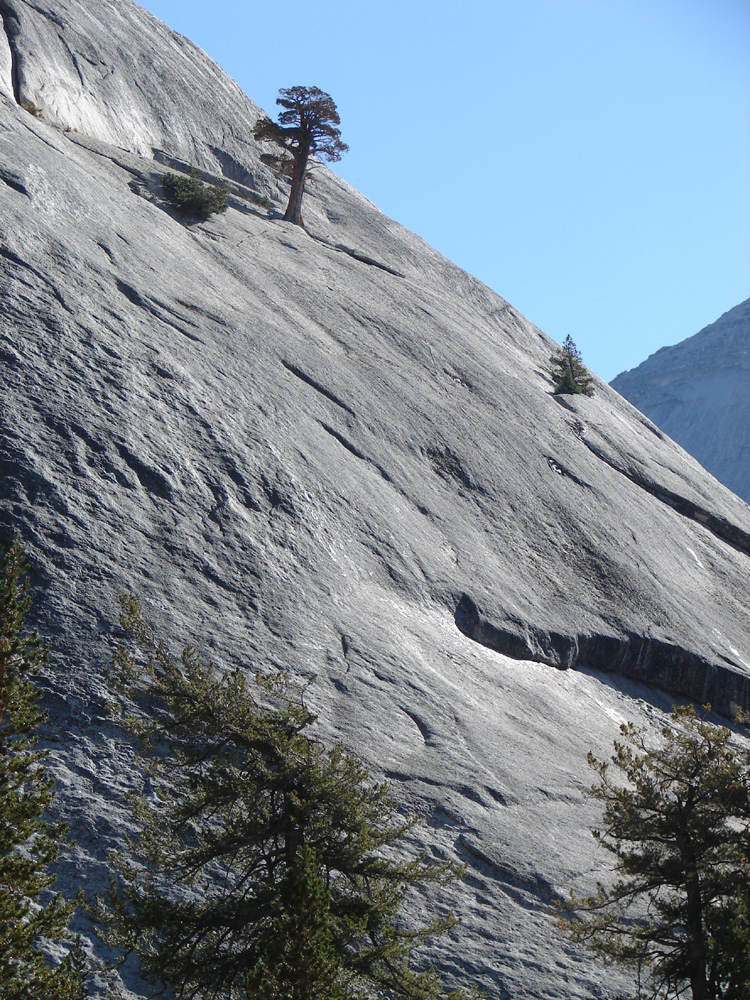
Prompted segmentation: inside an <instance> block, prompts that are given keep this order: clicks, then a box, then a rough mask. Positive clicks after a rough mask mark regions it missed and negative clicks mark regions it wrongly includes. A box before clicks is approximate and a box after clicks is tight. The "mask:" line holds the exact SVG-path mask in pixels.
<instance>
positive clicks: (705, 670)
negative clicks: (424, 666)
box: [455, 594, 750, 716]
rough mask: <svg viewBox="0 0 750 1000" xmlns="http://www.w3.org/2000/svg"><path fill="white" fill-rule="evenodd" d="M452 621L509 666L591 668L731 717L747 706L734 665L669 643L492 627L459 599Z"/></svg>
mask: <svg viewBox="0 0 750 1000" xmlns="http://www.w3.org/2000/svg"><path fill="white" fill-rule="evenodd" d="M455 621H456V625H457V627H458V628H459V629H460V630H461V632H463V634H464V635H466V636H468V637H469V638H470V639H473V640H474V641H475V642H478V643H480V644H481V645H483V646H486V647H487V648H488V649H494V650H495V651H496V652H498V653H503V654H504V655H505V656H512V657H513V659H515V660H533V661H535V662H537V663H546V664H548V665H549V666H551V667H557V668H558V669H562V670H567V669H569V668H571V667H578V666H581V667H591V668H594V669H604V670H609V671H614V672H617V673H620V674H624V675H625V676H626V677H632V678H634V679H635V680H638V681H644V682H645V683H647V684H653V685H654V686H655V687H659V688H663V689H664V690H665V691H668V692H671V693H672V694H675V695H679V696H681V697H682V698H683V699H685V700H687V701H691V702H696V703H697V704H698V705H711V706H712V708H713V709H714V710H715V711H717V712H721V713H722V714H723V715H727V716H732V715H733V714H734V712H735V711H736V709H737V708H738V707H747V706H748V705H750V677H748V675H747V674H746V673H744V672H743V671H742V667H741V665H740V664H739V663H730V664H727V665H723V664H718V663H715V662H714V663H711V662H709V661H708V660H706V659H704V658H703V657H701V656H698V655H696V654H695V653H692V652H690V651H689V650H685V649H683V648H682V647H681V646H679V645H676V644H675V643H671V642H668V641H666V640H664V639H658V638H654V637H652V636H643V635H635V634H633V633H631V634H629V635H627V634H626V635H602V634H600V635H575V636H571V635H570V634H563V633H560V632H546V631H542V630H541V629H537V628H534V627H533V626H529V625H525V624H524V623H522V622H506V623H505V624H504V625H496V624H494V623H493V622H490V621H488V620H487V619H486V618H485V617H483V616H482V614H481V613H480V611H479V609H478V608H477V606H476V604H475V603H474V601H473V600H472V599H471V598H470V597H469V596H468V594H462V595H461V597H460V599H459V601H458V605H457V607H456V615H455Z"/></svg>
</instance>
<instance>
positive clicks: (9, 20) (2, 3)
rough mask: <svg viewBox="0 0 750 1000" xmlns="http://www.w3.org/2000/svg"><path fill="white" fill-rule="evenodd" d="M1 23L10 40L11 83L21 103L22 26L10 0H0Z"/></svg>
mask: <svg viewBox="0 0 750 1000" xmlns="http://www.w3.org/2000/svg"><path fill="white" fill-rule="evenodd" d="M0 24H2V27H3V31H4V32H5V37H6V38H7V40H8V50H9V52H10V83H11V87H12V88H13V97H14V98H15V101H16V104H20V103H21V84H20V79H19V73H18V49H17V47H16V38H17V37H18V35H19V34H20V31H21V28H20V25H19V23H18V14H17V13H16V12H15V10H14V9H13V8H12V7H11V5H10V3H9V2H8V0H0Z"/></svg>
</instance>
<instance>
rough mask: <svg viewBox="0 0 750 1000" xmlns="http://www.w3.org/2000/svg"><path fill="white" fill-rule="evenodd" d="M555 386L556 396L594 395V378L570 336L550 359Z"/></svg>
mask: <svg viewBox="0 0 750 1000" xmlns="http://www.w3.org/2000/svg"><path fill="white" fill-rule="evenodd" d="M549 363H550V367H551V369H552V377H553V378H554V380H555V387H554V389H553V390H552V391H553V393H554V394H555V395H556V396H560V395H566V394H580V393H583V394H584V395H585V396H593V395H594V380H593V378H592V377H591V375H589V371H588V368H587V367H586V365H585V364H584V363H583V361H582V360H581V352H580V351H579V350H578V348H577V347H576V345H575V343H574V342H573V338H572V337H571V336H570V334H568V336H567V337H566V338H565V340H564V341H563V345H562V347H561V348H560V350H559V351H558V352H557V354H553V355H552V357H551V358H550V359H549Z"/></svg>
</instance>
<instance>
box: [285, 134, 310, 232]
mask: <svg viewBox="0 0 750 1000" xmlns="http://www.w3.org/2000/svg"><path fill="white" fill-rule="evenodd" d="M292 155H293V156H294V167H293V169H292V190H291V191H290V192H289V204H288V205H287V206H286V212H284V222H293V223H294V224H295V226H301V227H302V229H304V228H305V224H304V222H303V221H302V195H303V194H304V193H305V176H306V174H307V161H308V158H309V156H310V150H309V149H307V148H304V147H301V148H300V149H298V150H295V151H294V152H293V154H292Z"/></svg>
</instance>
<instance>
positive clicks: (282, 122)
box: [253, 87, 349, 228]
mask: <svg viewBox="0 0 750 1000" xmlns="http://www.w3.org/2000/svg"><path fill="white" fill-rule="evenodd" d="M279 95H280V96H279V97H277V98H276V103H277V104H280V105H281V107H282V108H284V110H283V111H282V112H281V113H280V114H279V120H278V122H272V121H271V119H270V118H265V117H264V118H261V119H259V120H258V122H256V125H255V128H254V129H253V135H254V136H255V138H256V139H258V140H261V141H263V140H268V141H270V142H273V143H275V144H276V145H277V146H280V147H281V149H282V150H283V152H282V153H281V154H280V155H274V154H270V153H267V154H264V155H263V156H261V159H262V160H263V161H264V162H265V163H267V164H269V165H272V166H274V167H275V168H276V169H277V170H278V172H279V173H281V174H282V175H285V176H290V177H291V181H292V188H291V191H290V193H289V203H288V205H287V207H286V212H285V213H284V220H285V221H286V222H293V223H294V224H295V225H297V226H302V227H303V228H304V223H303V222H302V196H303V194H304V192H305V181H306V179H307V172H308V163H309V160H310V157H311V156H319V157H323V159H326V160H328V161H329V162H333V161H336V160H340V159H341V154H342V153H345V152H346V151H347V150H348V149H349V147H348V146H347V145H346V143H344V142H342V141H341V132H340V130H339V128H338V126H339V125H340V124H341V119H340V118H339V113H338V111H337V110H336V105H335V104H334V103H333V100H332V98H331V96H330V94H326V93H325V91H323V90H319V89H318V87H288V88H283V89H282V90H280V91H279Z"/></svg>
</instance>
